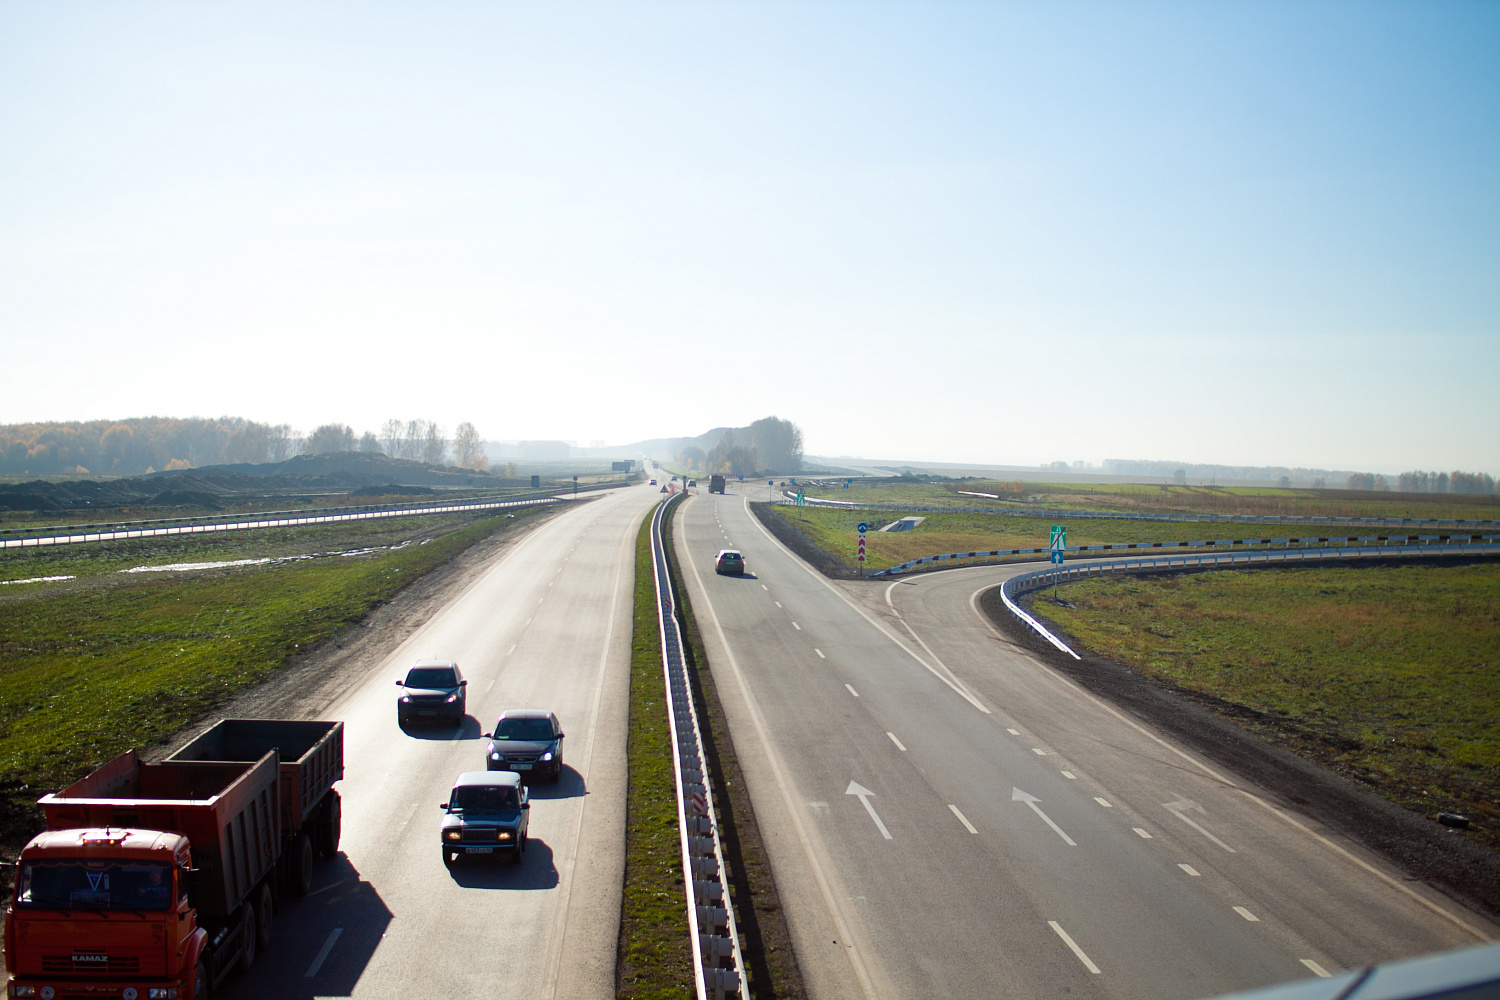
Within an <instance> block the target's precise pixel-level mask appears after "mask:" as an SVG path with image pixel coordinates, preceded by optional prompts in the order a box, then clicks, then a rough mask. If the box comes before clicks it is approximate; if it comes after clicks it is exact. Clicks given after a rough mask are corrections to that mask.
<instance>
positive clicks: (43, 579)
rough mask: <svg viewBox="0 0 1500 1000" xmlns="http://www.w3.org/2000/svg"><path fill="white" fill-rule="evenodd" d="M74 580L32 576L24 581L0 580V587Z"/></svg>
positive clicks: (59, 577)
mask: <svg viewBox="0 0 1500 1000" xmlns="http://www.w3.org/2000/svg"><path fill="white" fill-rule="evenodd" d="M76 579H78V578H77V577H76V576H32V577H27V578H26V579H25V580H0V587H9V586H10V585H11V584H13V583H56V582H57V581H58V580H76Z"/></svg>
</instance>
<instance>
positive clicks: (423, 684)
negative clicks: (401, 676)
mask: <svg viewBox="0 0 1500 1000" xmlns="http://www.w3.org/2000/svg"><path fill="white" fill-rule="evenodd" d="M406 686H407V687H409V688H451V687H458V682H457V681H455V680H454V679H453V668H452V667H414V668H413V669H412V671H411V672H410V673H408V674H407V675H406Z"/></svg>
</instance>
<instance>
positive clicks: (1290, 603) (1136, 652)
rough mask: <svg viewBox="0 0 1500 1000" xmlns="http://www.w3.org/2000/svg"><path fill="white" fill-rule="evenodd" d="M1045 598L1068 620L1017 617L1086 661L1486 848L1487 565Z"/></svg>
mask: <svg viewBox="0 0 1500 1000" xmlns="http://www.w3.org/2000/svg"><path fill="white" fill-rule="evenodd" d="M1060 596H1061V598H1062V599H1063V600H1064V601H1066V602H1067V603H1068V604H1071V605H1072V606H1071V607H1067V606H1061V605H1058V604H1054V603H1053V602H1052V600H1051V597H1050V594H1049V595H1046V596H1039V597H1038V598H1037V599H1036V600H1035V601H1034V603H1033V607H1034V609H1035V611H1036V612H1037V613H1039V614H1040V615H1041V616H1042V617H1045V618H1047V619H1050V620H1051V621H1052V622H1053V623H1055V624H1056V625H1058V626H1060V627H1061V628H1062V629H1063V630H1064V631H1066V632H1067V633H1069V634H1070V635H1072V636H1073V637H1074V638H1076V639H1077V640H1078V641H1080V642H1081V643H1082V644H1083V645H1084V646H1086V647H1088V648H1089V649H1091V650H1093V651H1094V652H1096V653H1099V654H1102V655H1105V656H1110V657H1113V658H1115V659H1118V660H1121V661H1123V662H1124V663H1127V664H1129V665H1130V666H1132V667H1134V668H1135V669H1137V670H1139V671H1141V672H1142V673H1144V674H1147V675H1148V676H1151V677H1155V678H1159V679H1161V680H1164V681H1168V682H1170V683H1172V684H1175V685H1178V686H1180V687H1182V688H1186V689H1188V690H1191V691H1195V692H1199V693H1201V694H1204V695H1208V696H1211V698H1213V699H1220V700H1222V701H1223V702H1225V703H1228V706H1243V707H1244V708H1246V709H1249V710H1251V711H1250V712H1249V713H1246V712H1238V711H1232V710H1231V711H1226V712H1225V714H1227V715H1229V716H1230V717H1232V718H1234V719H1235V721H1237V722H1239V723H1240V724H1242V725H1246V726H1248V727H1249V728H1251V729H1254V730H1256V731H1258V732H1260V733H1261V734H1262V735H1265V736H1267V737H1268V738H1270V739H1272V740H1273V741H1275V742H1278V743H1281V744H1282V745H1285V746H1288V747H1289V748H1291V749H1293V750H1295V751H1297V752H1299V753H1301V754H1303V755H1304V756H1308V757H1310V758H1312V759H1315V760H1317V761H1319V762H1320V763H1323V764H1325V765H1326V766H1328V767H1330V768H1332V769H1334V770H1336V771H1338V772H1340V773H1342V774H1344V775H1346V776H1349V777H1352V778H1354V779H1356V780H1359V781H1362V782H1364V783H1366V784H1368V785H1371V786H1373V787H1374V788H1375V789H1376V790H1377V791H1379V792H1380V793H1381V794H1382V795H1384V796H1385V797H1386V798H1388V799H1390V800H1391V801H1394V802H1397V803H1399V804H1401V805H1403V806H1406V807H1408V808H1410V809H1413V810H1415V811H1417V812H1420V813H1423V814H1426V815H1429V816H1430V815H1434V814H1436V813H1437V812H1440V811H1450V812H1458V813H1462V814H1464V815H1467V816H1470V817H1472V818H1474V819H1475V820H1476V821H1477V823H1478V830H1477V831H1476V832H1475V834H1474V836H1475V837H1476V838H1477V839H1479V840H1481V841H1483V842H1485V843H1488V844H1490V845H1491V846H1495V847H1500V566H1496V565H1494V564H1480V565H1468V566H1396V567H1392V566H1370V567H1348V566H1341V567H1327V568H1308V569H1259V570H1253V571H1218V572H1205V573H1195V574H1185V575H1174V576H1163V577H1111V578H1107V579H1094V580H1087V581H1081V582H1078V583H1069V584H1064V585H1063V586H1062V588H1061V590H1060ZM1226 707H1227V706H1226Z"/></svg>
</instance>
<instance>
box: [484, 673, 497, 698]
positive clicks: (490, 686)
mask: <svg viewBox="0 0 1500 1000" xmlns="http://www.w3.org/2000/svg"><path fill="white" fill-rule="evenodd" d="M498 683H500V678H498V677H496V678H495V679H494V680H492V681H490V683H489V685H488V686H487V687H486V688H485V689H484V693H485V694H486V695H487V694H489V693H490V692H491V691H493V690H495V685H496V684H498Z"/></svg>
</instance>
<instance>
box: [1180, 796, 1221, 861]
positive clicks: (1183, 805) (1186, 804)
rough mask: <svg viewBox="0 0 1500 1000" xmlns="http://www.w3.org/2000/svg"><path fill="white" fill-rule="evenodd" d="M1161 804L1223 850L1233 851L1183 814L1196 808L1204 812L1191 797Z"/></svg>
mask: <svg viewBox="0 0 1500 1000" xmlns="http://www.w3.org/2000/svg"><path fill="white" fill-rule="evenodd" d="M1162 806H1163V808H1165V809H1166V810H1167V812H1169V813H1171V814H1172V815H1173V816H1176V817H1177V818H1178V819H1180V820H1182V821H1183V822H1184V823H1186V824H1187V825H1188V826H1190V827H1192V828H1193V829H1194V830H1197V831H1198V832H1199V833H1201V834H1203V836H1205V837H1207V838H1208V839H1209V840H1212V841H1213V842H1214V843H1215V844H1218V845H1219V846H1220V847H1222V848H1224V850H1226V851H1228V852H1229V853H1230V854H1233V853H1235V851H1234V848H1232V847H1230V846H1229V845H1228V844H1226V843H1224V841H1222V840H1220V839H1219V838H1218V837H1215V836H1214V835H1213V834H1211V833H1209V832H1208V831H1207V830H1205V829H1203V827H1201V826H1199V825H1198V824H1197V823H1194V822H1193V821H1192V820H1190V819H1188V818H1187V816H1185V815H1184V813H1186V812H1187V811H1188V810H1189V809H1196V810H1197V811H1198V812H1205V810H1204V808H1203V807H1202V806H1200V805H1199V804H1198V803H1196V802H1194V801H1193V800H1192V799H1178V800H1177V801H1176V802H1163V803H1162Z"/></svg>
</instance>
